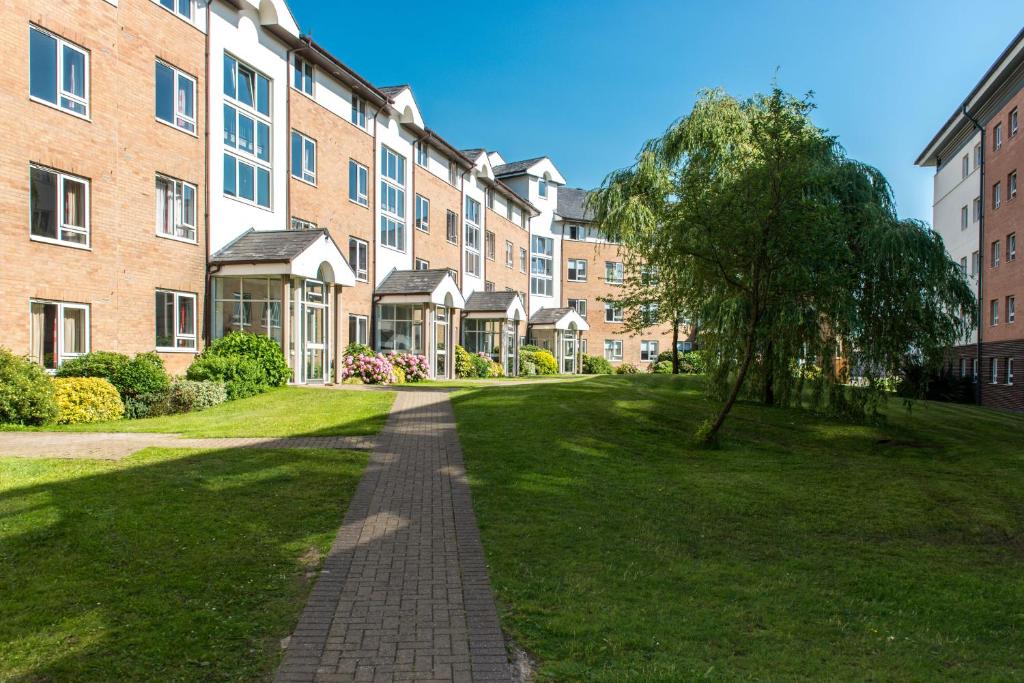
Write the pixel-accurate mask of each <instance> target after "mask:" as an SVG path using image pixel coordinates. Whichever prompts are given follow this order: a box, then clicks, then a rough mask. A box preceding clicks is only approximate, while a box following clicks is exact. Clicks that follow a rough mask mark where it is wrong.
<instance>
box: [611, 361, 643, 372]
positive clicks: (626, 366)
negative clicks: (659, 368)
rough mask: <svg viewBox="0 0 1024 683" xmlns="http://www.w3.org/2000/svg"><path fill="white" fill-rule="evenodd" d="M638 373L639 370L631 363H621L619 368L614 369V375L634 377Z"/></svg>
mask: <svg viewBox="0 0 1024 683" xmlns="http://www.w3.org/2000/svg"><path fill="white" fill-rule="evenodd" d="M639 372H640V368H638V367H637V366H635V365H633V364H632V363H623V364H622V365H620V366H619V367H617V368H615V374H616V375H635V374H637V373H639Z"/></svg>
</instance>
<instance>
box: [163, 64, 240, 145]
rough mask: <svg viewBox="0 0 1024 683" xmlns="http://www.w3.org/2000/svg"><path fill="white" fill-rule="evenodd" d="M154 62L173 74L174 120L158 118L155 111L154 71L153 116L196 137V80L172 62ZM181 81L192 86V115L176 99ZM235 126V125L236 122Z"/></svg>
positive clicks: (166, 124) (197, 105)
mask: <svg viewBox="0 0 1024 683" xmlns="http://www.w3.org/2000/svg"><path fill="white" fill-rule="evenodd" d="M156 64H159V65H161V66H163V67H164V68H167V69H170V70H171V73H172V74H173V75H174V92H173V93H172V95H173V99H174V120H173V121H168V120H167V119H162V118H160V115H159V114H157V112H156V106H155V105H156V98H157V92H156V72H155V71H154V73H153V104H154V107H153V109H154V111H153V118H155V119H156V120H157V121H158V122H159V123H162V124H164V125H165V126H170V127H171V128H174V129H175V130H180V131H181V132H182V133H188V134H189V135H191V136H192V137H198V135H197V133H196V130H197V128H196V118H197V116H196V113H197V111H198V107H199V104H198V101H197V100H196V95H197V92H196V83H197V81H196V79H195V78H193V77H192V76H190V75H189V74H187V73H185V72H184V71H182V70H181V69H179V68H178V67H176V66H173V65H172V64H169V63H167V62H165V61H164V60H162V59H158V60H156ZM182 82H185V83H188V84H189V86H191V88H192V115H191V116H190V115H189V114H186V113H185V111H184V110H183V109H182V103H181V102H180V101H179V100H178V92H180V88H181V83H182ZM236 126H237V123H236ZM236 135H237V128H236Z"/></svg>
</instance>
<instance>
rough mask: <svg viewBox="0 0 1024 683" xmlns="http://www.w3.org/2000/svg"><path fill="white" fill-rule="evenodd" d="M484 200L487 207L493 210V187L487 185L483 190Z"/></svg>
mask: <svg viewBox="0 0 1024 683" xmlns="http://www.w3.org/2000/svg"><path fill="white" fill-rule="evenodd" d="M484 202H485V203H486V204H487V208H488V209H490V210H491V211H494V188H493V187H488V188H486V189H485V190H484Z"/></svg>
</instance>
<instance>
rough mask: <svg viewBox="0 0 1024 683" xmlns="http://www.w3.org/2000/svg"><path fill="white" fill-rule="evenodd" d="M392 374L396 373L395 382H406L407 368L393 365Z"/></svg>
mask: <svg viewBox="0 0 1024 683" xmlns="http://www.w3.org/2000/svg"><path fill="white" fill-rule="evenodd" d="M391 374H392V375H394V377H395V380H394V383H395V384H405V379H406V377H405V369H404V368H400V367H398V366H397V365H392V366H391Z"/></svg>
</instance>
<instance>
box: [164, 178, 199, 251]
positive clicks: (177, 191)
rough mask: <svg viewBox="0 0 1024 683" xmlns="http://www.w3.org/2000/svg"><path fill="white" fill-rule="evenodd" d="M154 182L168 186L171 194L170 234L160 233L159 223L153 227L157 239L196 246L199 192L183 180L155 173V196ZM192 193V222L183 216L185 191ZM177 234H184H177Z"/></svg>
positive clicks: (197, 238)
mask: <svg viewBox="0 0 1024 683" xmlns="http://www.w3.org/2000/svg"><path fill="white" fill-rule="evenodd" d="M156 181H163V182H165V183H169V184H170V191H171V193H172V198H171V206H172V211H171V212H172V214H173V215H172V216H171V223H172V226H171V232H169V233H168V232H161V230H160V225H159V223H158V224H157V225H155V226H153V229H154V231H155V234H156V236H157V237H162V238H164V239H169V240H176V241H178V242H185V243H187V244H198V242H199V230H198V229H197V227H196V224H197V220H198V219H197V215H198V213H199V190H198V189H197V188H196V186H195V185H193V184H192V183H189V182H186V181H184V180H178V179H177V178H172V177H171V176H169V175H166V174H164V173H157V174H156V177H155V179H154V188H153V191H154V194H155V195H156V187H155V184H156ZM186 190H191V191H192V217H191V218H192V222H191V223H189V222H188V221H187V217H186V216H185V215H184V214H185V191H186ZM154 199H155V200H157V201H159V195H156V196H155V197H154ZM179 232H181V233H185V234H178V233H179ZM189 232H191V234H192V236H191V237H189V236H188V233H189Z"/></svg>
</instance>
